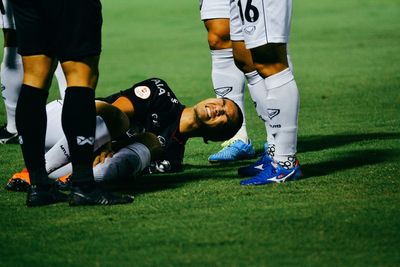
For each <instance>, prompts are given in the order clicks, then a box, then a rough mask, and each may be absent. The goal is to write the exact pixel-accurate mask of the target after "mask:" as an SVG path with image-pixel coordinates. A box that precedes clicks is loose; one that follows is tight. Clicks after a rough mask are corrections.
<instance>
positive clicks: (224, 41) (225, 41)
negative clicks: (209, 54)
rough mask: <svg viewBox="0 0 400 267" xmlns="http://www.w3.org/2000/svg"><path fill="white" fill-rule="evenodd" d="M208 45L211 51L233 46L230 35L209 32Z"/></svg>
mask: <svg viewBox="0 0 400 267" xmlns="http://www.w3.org/2000/svg"><path fill="white" fill-rule="evenodd" d="M208 45H209V47H210V49H211V50H219V49H225V48H230V47H231V46H232V45H231V41H230V39H229V33H228V34H223V33H215V32H209V33H208Z"/></svg>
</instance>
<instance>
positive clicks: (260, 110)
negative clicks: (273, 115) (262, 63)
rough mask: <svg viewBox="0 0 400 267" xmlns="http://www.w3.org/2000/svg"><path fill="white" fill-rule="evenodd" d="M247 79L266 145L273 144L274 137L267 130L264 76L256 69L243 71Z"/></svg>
mask: <svg viewBox="0 0 400 267" xmlns="http://www.w3.org/2000/svg"><path fill="white" fill-rule="evenodd" d="M245 76H246V79H247V87H248V88H249V92H250V96H251V99H252V100H253V103H254V106H255V108H256V111H257V115H258V117H259V118H260V119H261V120H262V121H263V123H264V126H265V132H266V137H267V142H268V146H272V145H273V144H274V137H273V135H272V134H269V131H268V122H269V118H268V110H267V109H268V106H267V97H268V91H267V88H266V87H265V82H264V78H263V77H261V75H260V74H259V73H258V72H257V71H252V72H249V73H245Z"/></svg>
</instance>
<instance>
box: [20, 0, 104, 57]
mask: <svg viewBox="0 0 400 267" xmlns="http://www.w3.org/2000/svg"><path fill="white" fill-rule="evenodd" d="M12 4H13V8H14V17H15V23H16V28H17V41H18V43H17V45H18V52H19V54H20V55H22V56H32V55H47V56H51V57H56V58H57V59H58V60H59V61H61V62H63V61H69V60H80V59H84V58H88V57H92V56H98V55H100V53H101V27H102V23H103V18H102V14H101V3H100V0H12Z"/></svg>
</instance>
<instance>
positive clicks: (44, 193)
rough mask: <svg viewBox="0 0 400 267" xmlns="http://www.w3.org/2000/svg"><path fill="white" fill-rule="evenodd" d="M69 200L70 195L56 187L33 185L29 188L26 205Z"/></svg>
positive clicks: (42, 204)
mask: <svg viewBox="0 0 400 267" xmlns="http://www.w3.org/2000/svg"><path fill="white" fill-rule="evenodd" d="M67 200H68V195H66V194H64V193H61V192H60V191H58V190H57V189H56V188H54V187H51V186H50V187H47V188H46V187H42V186H37V185H31V186H30V187H29V189H28V195H27V198H26V205H27V206H28V207H38V206H44V205H50V204H54V203H58V202H65V201H67Z"/></svg>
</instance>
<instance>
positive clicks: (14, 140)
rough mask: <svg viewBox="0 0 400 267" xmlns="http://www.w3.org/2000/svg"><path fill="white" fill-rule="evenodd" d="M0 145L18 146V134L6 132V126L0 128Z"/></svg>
mask: <svg viewBox="0 0 400 267" xmlns="http://www.w3.org/2000/svg"><path fill="white" fill-rule="evenodd" d="M0 144H18V134H17V133H10V132H9V131H7V124H4V125H3V126H2V127H0Z"/></svg>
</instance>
